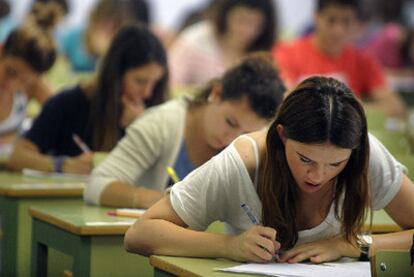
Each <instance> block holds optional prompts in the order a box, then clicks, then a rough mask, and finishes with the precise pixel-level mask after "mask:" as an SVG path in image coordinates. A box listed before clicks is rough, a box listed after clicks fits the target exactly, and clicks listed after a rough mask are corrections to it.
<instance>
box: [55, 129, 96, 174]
mask: <svg viewBox="0 0 414 277" xmlns="http://www.w3.org/2000/svg"><path fill="white" fill-rule="evenodd" d="M72 139H73V141H74V142H75V143H76V145H77V146H78V147H79V149H81V150H82V154H80V155H79V156H77V157H70V158H67V159H66V160H65V163H64V165H63V168H62V169H63V172H66V173H76V174H89V173H90V172H91V171H92V164H93V152H92V151H91V149H90V148H89V147H88V146H87V145H86V143H85V142H83V141H82V139H81V138H80V137H79V136H78V135H76V134H73V135H72Z"/></svg>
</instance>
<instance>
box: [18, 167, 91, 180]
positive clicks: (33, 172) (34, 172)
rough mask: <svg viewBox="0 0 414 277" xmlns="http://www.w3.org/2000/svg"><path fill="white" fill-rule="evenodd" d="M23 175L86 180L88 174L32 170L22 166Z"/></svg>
mask: <svg viewBox="0 0 414 277" xmlns="http://www.w3.org/2000/svg"><path fill="white" fill-rule="evenodd" d="M22 173H23V175H24V176H28V177H41V178H45V177H49V178H57V179H77V180H86V179H87V178H88V176H89V175H83V174H72V173H59V172H46V171H40V170H34V169H29V168H24V169H23V170H22Z"/></svg>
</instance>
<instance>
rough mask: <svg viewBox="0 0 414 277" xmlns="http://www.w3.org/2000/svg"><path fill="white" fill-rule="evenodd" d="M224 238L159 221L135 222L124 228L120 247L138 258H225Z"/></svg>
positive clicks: (220, 235)
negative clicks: (160, 256) (124, 231)
mask: <svg viewBox="0 0 414 277" xmlns="http://www.w3.org/2000/svg"><path fill="white" fill-rule="evenodd" d="M227 241H228V236H226V235H223V234H214V233H207V232H197V231H193V230H189V229H186V228H184V227H181V226H178V225H176V224H174V223H172V222H169V221H166V220H163V219H143V220H141V219H139V220H138V221H137V222H136V223H135V224H134V225H133V226H132V227H131V228H129V229H128V231H127V233H126V235H125V237H124V246H125V248H126V249H127V251H128V252H133V253H139V254H142V255H146V256H149V255H153V254H157V255H173V256H188V257H226V254H225V253H226V245H227Z"/></svg>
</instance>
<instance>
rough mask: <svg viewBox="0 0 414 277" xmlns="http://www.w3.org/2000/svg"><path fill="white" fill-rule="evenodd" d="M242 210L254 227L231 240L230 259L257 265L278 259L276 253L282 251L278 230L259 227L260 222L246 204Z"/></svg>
mask: <svg viewBox="0 0 414 277" xmlns="http://www.w3.org/2000/svg"><path fill="white" fill-rule="evenodd" d="M242 209H243V211H245V213H246V215H247V216H248V218H249V219H250V221H251V222H252V224H254V225H253V226H252V227H251V228H250V229H249V230H247V231H245V232H244V233H242V234H240V235H238V236H236V237H232V238H231V239H230V245H229V247H228V249H229V250H228V251H229V252H230V255H229V256H230V258H231V259H235V260H239V261H252V262H257V263H265V262H269V261H272V260H273V259H274V258H275V257H276V259H277V256H276V252H277V251H278V250H279V249H280V243H279V242H277V241H276V234H277V232H276V230H275V229H273V228H270V227H264V226H261V225H259V221H258V220H257V219H256V217H255V216H254V214H253V212H252V210H251V209H250V208H249V207H248V206H247V205H246V204H243V205H242Z"/></svg>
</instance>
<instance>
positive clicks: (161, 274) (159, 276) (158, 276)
mask: <svg viewBox="0 0 414 277" xmlns="http://www.w3.org/2000/svg"><path fill="white" fill-rule="evenodd" d="M172 276H175V275H174V274H171V273H168V272H167V271H164V270H161V269H159V268H156V267H155V268H154V277H172Z"/></svg>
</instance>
